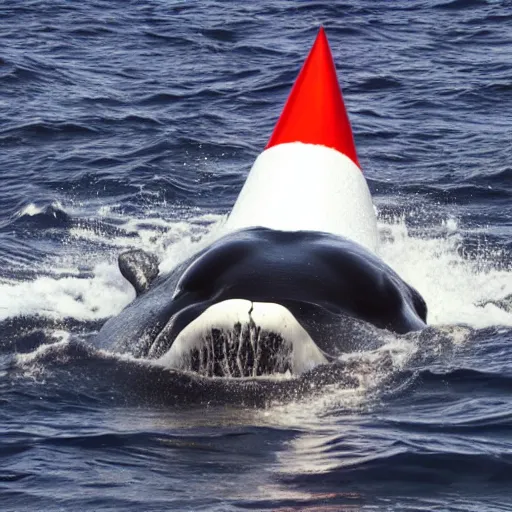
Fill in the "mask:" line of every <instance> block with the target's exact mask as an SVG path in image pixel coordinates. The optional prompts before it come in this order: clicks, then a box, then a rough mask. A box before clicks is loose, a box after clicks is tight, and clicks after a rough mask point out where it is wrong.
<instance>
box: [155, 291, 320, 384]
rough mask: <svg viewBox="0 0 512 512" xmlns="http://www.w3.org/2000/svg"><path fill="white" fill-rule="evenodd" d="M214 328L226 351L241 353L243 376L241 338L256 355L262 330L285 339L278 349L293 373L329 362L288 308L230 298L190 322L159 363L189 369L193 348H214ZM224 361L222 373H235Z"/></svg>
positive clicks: (254, 374)
mask: <svg viewBox="0 0 512 512" xmlns="http://www.w3.org/2000/svg"><path fill="white" fill-rule="evenodd" d="M236 325H239V328H238V329H236V328H235V326H236ZM213 330H218V331H220V332H222V333H224V334H225V336H224V340H225V346H226V350H229V349H230V348H235V349H237V350H238V352H239V354H238V357H236V358H234V363H235V364H237V365H238V368H237V370H238V373H240V374H242V375H244V373H245V372H244V370H245V369H244V368H242V366H243V364H244V363H243V362H242V361H241V360H240V348H241V347H242V343H243V341H242V339H243V338H246V339H247V342H248V343H251V344H252V350H253V352H254V354H255V358H257V353H258V343H260V338H259V336H261V334H262V333H272V334H274V335H278V336H280V338H282V343H281V346H280V348H279V350H281V351H282V353H281V355H282V357H283V358H289V361H287V362H288V363H289V366H290V368H291V372H292V373H293V374H300V373H303V372H305V371H308V370H311V369H312V368H314V367H315V366H318V365H320V364H324V363H326V362H327V360H326V358H325V356H324V355H323V354H322V352H321V351H320V349H319V348H318V347H317V345H316V344H315V342H314V341H313V340H312V339H311V337H310V336H309V334H308V333H307V332H306V331H305V330H304V329H303V328H302V326H301V325H300V324H299V322H298V321H297V320H296V319H295V317H294V316H293V315H292V314H291V313H290V311H288V309H286V308H285V307H283V306H281V305H279V304H274V303H267V302H265V303H264V302H251V301H249V300H245V299H230V300H226V301H223V302H219V303H217V304H214V305H212V306H210V307H209V308H208V309H207V310H206V311H204V312H203V313H202V314H201V315H200V316H199V317H197V318H196V319H195V320H194V321H192V322H191V323H190V324H188V325H187V326H186V327H185V328H184V329H183V330H182V331H181V332H180V334H179V335H178V337H177V338H176V340H175V341H174V343H173V344H172V346H171V348H170V349H169V351H168V352H167V353H165V354H164V355H163V356H162V357H160V359H159V360H158V363H159V364H162V365H164V366H167V367H170V368H176V369H181V370H189V369H190V367H191V353H192V352H193V351H194V350H198V351H206V352H208V351H209V350H213V348H212V347H211V346H210V343H211V335H212V331H213ZM212 353H213V352H212ZM279 356H280V354H274V357H276V359H279ZM206 360H207V364H209V363H210V362H211V364H213V363H214V361H213V357H209V358H208V357H207V358H206ZM282 362H283V361H281V363H282ZM224 363H225V365H226V367H225V368H224V369H223V374H224V375H225V376H229V375H230V374H231V373H233V372H232V371H231V370H230V368H229V363H228V362H227V357H226V360H225V361H224ZM257 366H258V365H257V364H256V363H255V364H253V366H252V373H253V374H252V375H251V376H257ZM204 370H205V373H208V374H211V373H212V372H211V371H208V369H204ZM245 375H246V373H245Z"/></svg>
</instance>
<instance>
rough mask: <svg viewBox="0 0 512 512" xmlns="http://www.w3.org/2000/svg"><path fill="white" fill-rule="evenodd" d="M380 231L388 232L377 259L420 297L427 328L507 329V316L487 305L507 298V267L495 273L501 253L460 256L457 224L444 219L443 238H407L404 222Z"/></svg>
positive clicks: (511, 274)
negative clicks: (502, 327) (424, 303)
mask: <svg viewBox="0 0 512 512" xmlns="http://www.w3.org/2000/svg"><path fill="white" fill-rule="evenodd" d="M379 228H380V230H381V231H386V232H387V233H386V237H385V238H386V240H387V241H385V242H384V243H383V244H381V246H380V248H379V255H380V256H381V257H382V258H383V259H384V261H385V262H386V263H388V264H389V265H390V266H391V267H392V268H393V269H394V270H396V272H397V273H398V274H399V275H400V276H401V277H402V278H403V279H404V280H405V281H406V282H408V283H409V284H411V285H412V286H414V287H415V288H416V289H417V290H418V291H419V292H420V293H421V294H422V295H423V297H424V298H425V301H426V302H427V305H428V310H429V314H428V323H429V324H432V325H454V324H467V325H469V326H472V327H475V328H484V327H489V326H493V325H505V326H512V311H506V310H505V309H502V308H500V307H497V306H496V305H495V304H491V303H490V302H491V301H493V302H494V301H499V300H501V299H504V298H505V297H507V296H509V295H511V294H512V268H510V267H509V268H499V266H500V265H498V262H497V260H498V258H499V257H500V256H501V254H500V253H499V252H493V251H492V250H482V251H481V253H480V254H478V255H477V256H476V257H473V258H468V257H464V256H463V255H462V254H463V251H461V250H460V247H461V244H462V242H463V235H462V234H461V233H460V232H459V230H458V226H457V222H456V219H454V218H448V219H446V220H445V221H444V222H443V224H442V225H441V226H440V228H442V229H441V231H442V235H441V236H435V237H430V238H427V237H425V238H418V237H413V236H411V235H410V234H409V231H408V229H407V225H406V222H405V220H404V219H403V218H399V219H394V220H391V221H381V222H379Z"/></svg>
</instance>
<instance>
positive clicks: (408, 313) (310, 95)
mask: <svg viewBox="0 0 512 512" xmlns="http://www.w3.org/2000/svg"><path fill="white" fill-rule="evenodd" d="M377 249H378V248H377V227H376V219H375V214H374V208H373V204H372V200H371V196H370V192H369V190H368V186H367V183H366V180H365V178H364V175H363V173H362V171H361V169H360V167H359V162H358V159H357V154H356V150H355V145H354V141H353V137H352V131H351V127H350V123H349V120H348V116H347V113H346V110H345V106H344V103H343V98H342V94H341V90H340V87H339V84H338V81H337V76H336V70H335V67H334V61H333V58H332V55H331V51H330V48H329V45H328V42H327V38H326V35H325V32H324V30H323V29H320V31H319V34H318V37H317V39H316V41H315V43H314V45H313V48H312V50H311V52H310V54H309V56H308V58H307V59H306V61H305V64H304V66H303V68H302V70H301V72H300V74H299V76H298V78H297V81H296V82H295V85H294V87H293V88H292V91H291V94H290V96H289V98H288V101H287V103H286V105H285V108H284V111H283V113H282V115H281V117H280V119H279V121H278V123H277V125H276V127H275V129H274V132H273V134H272V136H271V138H270V141H269V143H268V145H267V147H266V148H265V150H264V151H263V152H262V153H261V154H260V155H259V157H258V158H257V159H256V161H255V163H254V165H253V167H252V169H251V171H250V173H249V176H248V178H247V180H246V183H245V185H244V187H243V188H242V191H241V192H240V195H239V197H238V199H237V201H236V203H235V205H234V207H233V209H232V211H231V213H230V215H229V216H228V219H227V221H226V223H225V224H224V226H223V227H222V228H221V229H220V230H219V233H218V236H217V239H216V240H215V241H214V242H213V243H211V244H210V245H209V246H208V247H206V248H204V249H203V250H202V251H200V252H199V253H198V254H196V255H194V256H192V257H191V258H190V259H189V260H187V261H185V262H184V263H182V264H180V265H179V266H178V267H177V268H175V269H174V270H172V271H171V272H170V273H169V274H167V275H159V272H158V261H157V260H156V258H155V257H154V256H152V255H151V254H148V253H145V252H143V251H140V250H138V251H131V252H127V253H124V254H122V255H121V256H120V257H119V268H120V270H121V273H122V274H123V276H124V277H125V278H126V279H128V280H129V281H130V283H132V285H133V286H134V288H135V290H136V292H137V297H136V299H135V300H134V301H133V302H132V303H131V304H129V305H128V306H127V307H126V308H125V309H124V310H123V311H122V312H121V313H120V314H119V315H118V316H116V317H114V318H111V319H110V320H108V321H107V322H106V324H105V325H104V326H103V328H102V329H101V330H100V332H99V334H98V337H97V340H98V343H99V344H100V345H101V346H109V347H115V348H116V349H117V350H121V351H130V352H131V353H132V354H135V355H136V356H138V357H146V358H153V359H157V360H158V361H159V363H161V364H163V365H165V366H167V367H170V368H176V369H180V370H189V371H194V372H197V373H199V374H201V375H203V376H207V377H213V376H216V377H256V376H262V375H269V374H284V373H290V374H294V375H298V374H302V373H304V372H307V371H311V370H313V369H314V368H315V367H316V366H319V365H323V364H327V363H329V362H332V361H336V360H337V359H338V358H339V356H340V355H341V354H343V353H346V352H351V351H354V350H357V349H365V348H371V343H372V340H368V339H367V338H366V339H364V340H362V339H361V337H360V336H359V335H358V333H359V332H360V327H361V325H362V324H363V325H364V324H371V325H372V326H374V327H376V328H379V329H387V330H389V331H392V332H395V333H398V334H403V333H407V332H410V331H415V330H420V329H422V328H423V327H425V325H426V319H427V307H426V304H425V302H424V300H423V298H422V297H421V296H420V294H419V293H418V292H417V291H416V290H415V289H413V288H412V287H411V286H409V285H408V284H407V283H405V282H404V281H403V280H402V279H401V278H400V277H399V276H398V275H397V274H396V273H395V272H394V271H393V270H392V269H391V268H390V267H389V266H387V265H386V264H385V263H384V262H383V261H382V260H381V259H380V258H379V257H378V256H377Z"/></svg>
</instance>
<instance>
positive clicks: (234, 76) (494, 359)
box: [0, 0, 512, 511]
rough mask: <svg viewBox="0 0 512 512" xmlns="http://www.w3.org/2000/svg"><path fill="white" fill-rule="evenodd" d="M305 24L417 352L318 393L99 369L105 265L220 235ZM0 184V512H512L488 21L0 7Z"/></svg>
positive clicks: (506, 115) (276, 3)
mask: <svg viewBox="0 0 512 512" xmlns="http://www.w3.org/2000/svg"><path fill="white" fill-rule="evenodd" d="M320 24H324V26H325V28H326V30H327V35H328V38H329V41H330V44H331V47H332V51H333V54H334V58H335V61H336V64H337V68H338V72H339V76H340V81H341V83H342V86H343V90H344V95H345V100H346V103H347V108H348V110H349V115H350V118H351V121H352V126H353V128H354V135H355V139H356V144H357V147H358V152H359V157H360V161H361V164H362V167H363V169H364V171H365V174H366V176H367V178H368V181H369V185H370V189H371V191H372V193H373V197H374V201H375V203H376V205H377V207H378V210H379V229H380V234H381V239H382V240H381V242H382V243H381V249H380V253H381V256H382V257H383V258H384V259H385V261H386V262H388V263H389V264H390V265H392V266H393V267H394V268H395V269H396V270H397V271H398V272H399V273H400V274H401V275H402V276H403V277H404V278H405V279H406V280H408V281H409V282H410V283H411V284H413V285H414V286H416V287H417V288H418V289H419V291H420V292H421V293H422V294H423V295H424V297H425V298H426V300H427V302H428V304H429V308H430V317H429V321H430V324H431V327H429V329H427V330H426V331H424V332H423V333H421V334H411V335H407V336H401V337H400V336H392V335H391V334H386V333H380V334H377V333H375V334H374V335H375V336H377V335H378V336H381V337H382V338H383V339H382V342H383V346H382V348H381V349H379V350H376V351H369V350H368V351H362V352H359V353H355V354H347V356H346V358H344V360H343V361H342V362H341V363H342V364H340V367H339V368H337V367H334V366H333V368H332V369H331V370H330V371H329V372H327V373H326V374H325V375H323V376H321V377H322V378H321V379H320V384H319V385H317V386H316V387H315V388H314V389H313V388H312V386H311V382H308V381H307V379H301V378H296V379H292V380H286V381H282V382H273V381H259V382H248V383H245V384H243V383H240V382H234V381H231V382H230V381H228V380H226V381H223V380H217V381H210V382H209V381H208V380H207V379H206V380H201V379H194V378H193V377H190V376H188V377H186V376H183V375H178V374H176V373H175V372H170V371H168V370H166V369H164V368H160V367H157V366H155V365H154V364H152V363H151V362H150V361H137V360H135V359H134V358H130V357H129V356H120V355H118V354H115V353H113V352H108V351H99V350H98V349H96V348H95V346H94V334H95V333H96V332H97V330H98V329H99V328H100V327H101V325H102V324H103V322H104V321H105V319H106V318H108V317H109V316H111V315H113V314H116V313H117V312H119V311H120V310H121V309H122V307H123V306H124V305H126V304H127V303H128V302H129V301H130V300H131V299H132V298H133V292H132V290H131V289H130V286H129V285H128V284H127V283H125V282H124V281H123V279H122V278H121V276H120V274H119V273H118V271H117V267H116V263H115V262H116V259H117V255H118V254H119V253H120V252H121V251H122V250H125V249H127V248H132V247H137V248H145V249H151V250H152V251H153V252H156V253H157V254H158V255H159V257H160V258H161V259H162V260H163V264H162V270H165V269H169V268H171V267H172V266H173V264H175V263H176V262H177V261H179V260H180V259H182V258H184V257H185V256H187V255H189V254H191V253H192V252H193V251H194V250H195V249H196V248H197V247H198V244H201V243H202V241H201V240H204V239H205V238H207V237H208V234H209V233H210V232H211V231H212V229H213V228H214V227H215V226H217V225H218V224H219V223H222V221H223V218H224V215H225V214H226V213H227V212H228V211H229V209H230V207H231V206H232V204H233V203H234V200H235V198H236V196H237V194H238V192H239V190H240V188H241V186H242V184H243V182H244V179H245V176H246V175H247V172H248V170H249V169H250V166H251V164H252V162H253V160H254V158H255V157H256V156H257V155H258V153H259V152H260V151H261V150H262V148H263V147H264V146H265V144H266V141H267V139H268V137H269V135H270V133H271V131H272V128H273V126H274V123H275V121H276V119H277V117H278V115H279V112H280V110H281V108H282V105H283V103H284V101H285V98H286V96H287V94H288V92H289V89H290V87H291V84H292V83H293V80H294V78H295V76H296V75H297V73H298V70H299V69H300V66H301V64H302V62H303V59H304V58H305V56H306V54H307V52H308V51H309V48H310V46H311V44H312V42H313V40H314V37H315V35H316V32H317V29H318V27H319V25H320ZM0 179H1V194H0V320H1V331H0V332H1V334H0V336H1V338H0V389H1V391H0V503H1V506H0V508H1V509H2V510H5V511H11V510H12V511H14V510H16V511H21V510H48V511H54V510H55V511H56V510H91V511H93V510H94V511H98V510H134V511H140V510H148V511H149V510H151V511H153V510H154V511H156V510H219V511H220V510H222V511H224V510H227V511H231V510H243V509H252V510H279V511H291V510H311V511H327V510H329V511H331V510H333V511H334V510H460V511H484V510H485V511H487V510H512V491H511V488H512V398H511V396H512V393H511V391H512V257H511V251H512V201H511V199H512V2H510V1H509V0H432V1H422V2H420V1H418V2H412V1H408V0H401V1H398V0H397V1H395V2H387V1H384V0H381V1H374V0H362V1H358V2H338V1H336V2H330V1H323V2H321V1H319V2H298V1H297V2H291V1H284V0H282V1H280V0H272V1H261V2H257V3H256V2H246V3H240V4H239V5H235V4H234V3H228V2H220V1H205V2H190V1H167V2H163V1H157V0H147V1H145V2H136V1H126V2H114V1H112V0H110V1H86V2H71V1H67V2H66V1H63V0H60V1H59V0H55V1H39V0H33V1H30V0H27V1H24V2H19V1H17V0H3V1H1V2H0ZM317 384H318V382H317Z"/></svg>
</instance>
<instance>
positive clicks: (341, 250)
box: [97, 227, 427, 357]
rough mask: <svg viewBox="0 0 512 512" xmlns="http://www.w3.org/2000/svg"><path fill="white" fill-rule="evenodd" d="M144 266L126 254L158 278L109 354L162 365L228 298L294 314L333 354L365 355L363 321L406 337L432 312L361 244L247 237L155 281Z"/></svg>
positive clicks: (256, 233)
mask: <svg viewBox="0 0 512 512" xmlns="http://www.w3.org/2000/svg"><path fill="white" fill-rule="evenodd" d="M139 252H140V251H139ZM141 258H142V259H141V268H136V269H135V270H136V271H127V270H126V268H125V267H126V266H128V265H132V266H133V265H135V266H136V265H137V258H134V257H133V254H131V253H128V254H125V255H121V256H120V260H119V263H120V268H121V271H122V273H123V275H125V276H134V275H137V274H139V275H140V274H141V273H142V274H144V267H145V266H147V267H148V268H149V269H150V271H151V272H150V275H148V276H144V280H145V286H144V287H141V285H140V284H138V283H137V282H134V279H135V278H133V277H132V280H131V282H132V284H133V285H134V286H135V288H136V289H139V292H140V294H139V295H138V296H137V298H136V299H135V300H134V301H133V302H132V303H131V304H129V305H128V306H127V307H126V308H125V309H124V310H123V311H121V313H120V314H119V315H117V316H115V317H113V318H111V319H109V320H108V321H107V322H106V323H105V324H104V326H103V327H102V328H101V330H100V332H99V333H98V335H97V344H98V345H99V346H102V347H108V348H110V349H112V348H113V347H114V348H115V349H117V350H122V351H123V350H126V351H130V352H131V353H134V354H135V355H136V356H144V357H159V356H161V355H163V354H164V353H165V352H166V351H167V350H169V348H170V347H171V345H172V343H173V341H174V340H175V339H176V337H177V336H178V334H179V333H180V332H181V331H182V330H183V329H184V328H185V327H186V326H187V325H188V324H189V323H190V322H192V321H193V320H194V319H195V318H197V317H198V316H199V315H200V314H201V313H202V312H203V311H205V310H206V309H207V308H208V307H209V306H211V305H213V304H215V303H219V302H222V301H224V300H228V299H246V300H249V301H254V302H273V303H276V304H280V305H282V306H285V307H286V308H288V310H289V311H290V312H291V313H292V314H293V315H294V316H295V318H296V319H297V320H298V322H299V323H300V324H301V325H302V326H303V327H304V329H305V330H306V331H307V332H308V334H309V335H310V336H311V338H312V339H313V340H314V341H315V343H316V344H317V345H318V347H319V348H320V349H321V350H322V351H323V352H324V353H325V354H327V355H333V356H334V355H336V354H339V353H340V352H343V351H347V350H352V349H354V348H355V347H354V343H355V342H354V336H352V335H351V334H350V333H349V334H348V335H347V329H348V330H349V331H350V330H351V329H353V326H354V324H358V323H359V322H360V321H362V322H366V323H369V324H372V325H374V326H376V327H378V328H381V329H387V330H390V331H392V332H395V333H398V334H404V333H407V332H410V331H417V330H421V329H422V328H424V327H425V325H426V319H427V307H426V304H425V301H424V300H423V298H422V297H421V295H420V294H419V293H418V292H417V291H416V290H415V289H414V288H412V287H411V286H409V285H408V284H407V283H405V282H404V281H403V280H402V279H401V278H400V277H399V276H398V275H397V274H396V273H395V272H394V271H393V270H392V269H391V268H390V267H389V266H388V265H386V264H385V263H384V262H383V261H381V260H380V259H379V258H378V257H377V256H375V255H374V254H372V253H371V252H369V251H368V250H366V249H365V248H363V247H362V246H360V245H359V244H357V243H355V242H352V241H351V240H348V239H346V238H343V237H340V236H335V235H331V234H328V233H322V232H313V231H294V232H288V231H277V230H272V229H268V228H261V227H257V228H249V229H245V230H241V231H237V232H234V233H231V234H228V235H226V236H224V237H222V238H220V239H218V240H216V241H215V242H214V243H212V244H211V245H210V246H208V247H207V248H205V249H204V250H202V251H201V252H199V253H198V254H196V255H194V256H193V257H192V258H190V259H189V260H188V261H186V262H184V263H183V264H181V265H179V266H178V267H177V268H176V269H174V270H173V271H172V272H170V273H169V274H168V275H165V276H160V277H158V278H156V279H155V280H153V281H151V279H152V276H154V268H153V266H152V265H149V264H148V261H149V260H148V258H146V257H144V256H143V254H142V255H141ZM141 288H143V289H141ZM144 290H146V291H144ZM350 340H352V341H350Z"/></svg>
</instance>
